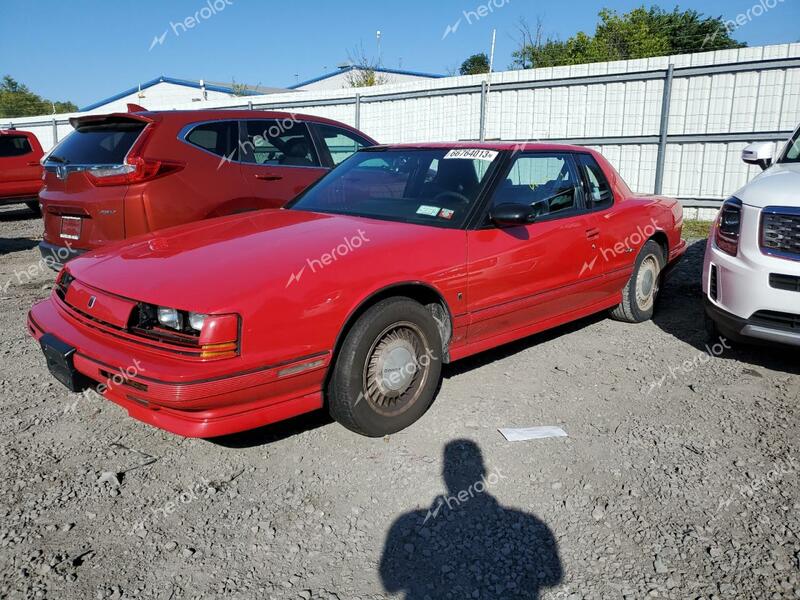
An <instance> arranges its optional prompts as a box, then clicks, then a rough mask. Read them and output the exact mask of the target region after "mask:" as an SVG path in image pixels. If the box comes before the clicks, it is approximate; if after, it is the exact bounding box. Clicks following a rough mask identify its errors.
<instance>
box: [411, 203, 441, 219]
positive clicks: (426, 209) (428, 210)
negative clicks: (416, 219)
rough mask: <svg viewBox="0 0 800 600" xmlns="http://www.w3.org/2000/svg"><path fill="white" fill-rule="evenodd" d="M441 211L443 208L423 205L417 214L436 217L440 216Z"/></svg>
mask: <svg viewBox="0 0 800 600" xmlns="http://www.w3.org/2000/svg"><path fill="white" fill-rule="evenodd" d="M440 210H441V208H440V207H438V206H427V205H425V204H422V205H420V207H419V208H418V209H417V214H418V215H427V216H429V217H435V216H436V215H438V214H439V211H440Z"/></svg>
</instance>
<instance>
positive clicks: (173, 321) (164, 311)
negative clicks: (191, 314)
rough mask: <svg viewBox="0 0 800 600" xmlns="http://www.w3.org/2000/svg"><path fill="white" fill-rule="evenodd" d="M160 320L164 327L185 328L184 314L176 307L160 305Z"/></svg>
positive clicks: (178, 329)
mask: <svg viewBox="0 0 800 600" xmlns="http://www.w3.org/2000/svg"><path fill="white" fill-rule="evenodd" d="M158 322H159V324H160V325H163V326H164V327H169V328H170V329H175V330H177V331H181V330H182V329H183V315H182V314H181V313H180V312H178V311H177V310H175V309H174V308H167V307H166V306H159V307H158Z"/></svg>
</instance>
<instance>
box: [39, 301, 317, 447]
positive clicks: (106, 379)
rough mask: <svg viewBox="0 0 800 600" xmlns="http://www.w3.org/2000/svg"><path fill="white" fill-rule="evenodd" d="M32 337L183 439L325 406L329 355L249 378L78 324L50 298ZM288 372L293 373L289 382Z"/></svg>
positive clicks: (112, 396)
mask: <svg viewBox="0 0 800 600" xmlns="http://www.w3.org/2000/svg"><path fill="white" fill-rule="evenodd" d="M28 332H29V334H30V335H31V336H32V337H33V338H34V339H36V340H37V341H39V340H41V338H42V336H43V335H44V334H45V333H49V334H51V335H53V336H55V337H56V338H57V339H58V340H60V341H62V342H64V343H65V344H68V345H69V346H71V347H73V348H75V352H74V354H73V355H72V361H73V362H72V364H73V366H74V368H75V370H76V371H77V372H78V373H79V374H80V375H81V376H83V377H86V378H87V379H88V381H89V382H90V383H91V384H92V385H93V384H101V385H100V388H99V390H98V391H99V393H101V394H102V396H104V397H105V398H106V399H108V400H111V401H112V402H114V403H115V404H118V405H119V406H121V407H122V408H124V409H125V410H126V411H127V412H128V414H129V415H130V416H131V417H133V418H135V419H137V420H139V421H143V422H144V423H148V424H149V425H152V426H154V427H158V428H160V429H165V430H166V431H170V432H172V433H176V434H178V435H182V436H185V437H197V438H212V437H218V436H221V435H228V434H231V433H236V432H239V431H245V430H248V429H253V428H256V427H260V426H263V425H268V424H270V423H275V422H277V421H282V420H284V419H288V418H290V417H294V416H297V415H300V414H303V413H306V412H310V411H313V410H316V409H319V408H321V407H322V393H321V382H322V379H323V377H324V373H325V370H326V369H327V366H328V363H329V355H325V356H321V355H318V356H317V357H316V358H315V360H316V363H319V364H315V366H314V368H313V369H307V370H301V371H299V372H293V373H292V372H291V367H292V366H293V365H296V364H299V365H302V364H304V362H305V363H308V360H309V357H304V358H301V359H299V360H298V361H293V362H288V363H281V364H280V365H274V366H271V367H265V368H261V369H257V370H254V369H250V370H246V371H240V370H238V371H237V370H236V367H231V370H232V371H236V372H232V373H227V374H226V373H224V372H223V371H221V369H222V366H221V365H220V363H222V362H223V361H219V363H215V364H210V363H199V364H198V363H192V364H187V363H186V361H183V360H181V359H179V358H167V357H162V356H159V355H155V354H152V353H150V352H147V351H146V350H139V349H136V348H133V349H131V348H130V347H129V345H127V344H121V343H118V340H116V339H115V338H109V337H108V336H105V335H101V334H97V333H96V332H94V331H89V330H86V329H85V328H84V327H81V326H80V325H79V324H77V323H73V322H72V321H71V320H70V319H69V317H68V316H67V315H64V314H62V310H61V309H60V308H59V307H58V306H56V304H55V301H54V300H53V299H48V300H44V301H42V302H40V303H38V304H36V305H34V306H33V308H32V309H31V312H30V313H29V315H28ZM287 372H289V373H291V374H288V375H287Z"/></svg>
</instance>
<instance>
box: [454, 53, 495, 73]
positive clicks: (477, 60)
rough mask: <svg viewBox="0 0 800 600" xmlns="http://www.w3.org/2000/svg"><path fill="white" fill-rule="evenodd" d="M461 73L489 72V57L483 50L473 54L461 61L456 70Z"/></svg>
mask: <svg viewBox="0 0 800 600" xmlns="http://www.w3.org/2000/svg"><path fill="white" fill-rule="evenodd" d="M458 72H459V73H460V74H461V75H479V74H481V73H488V72H489V57H488V56H486V53H485V52H481V53H479V54H473V55H472V56H470V57H469V58H468V59H467V60H465V61H464V62H463V63H461V68H460V69H459V70H458Z"/></svg>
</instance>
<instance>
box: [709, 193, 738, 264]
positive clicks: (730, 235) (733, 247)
mask: <svg viewBox="0 0 800 600" xmlns="http://www.w3.org/2000/svg"><path fill="white" fill-rule="evenodd" d="M741 231H742V201H741V200H739V199H738V198H730V199H729V200H726V201H725V202H724V203H723V205H722V208H721V209H720V211H719V216H718V217H717V223H716V232H715V234H714V242H715V243H716V245H717V248H719V249H720V250H722V251H723V252H725V253H726V254H730V255H731V256H736V255H737V254H738V253H739V236H740V235H741Z"/></svg>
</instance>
